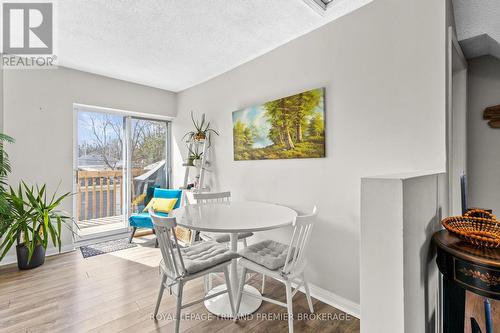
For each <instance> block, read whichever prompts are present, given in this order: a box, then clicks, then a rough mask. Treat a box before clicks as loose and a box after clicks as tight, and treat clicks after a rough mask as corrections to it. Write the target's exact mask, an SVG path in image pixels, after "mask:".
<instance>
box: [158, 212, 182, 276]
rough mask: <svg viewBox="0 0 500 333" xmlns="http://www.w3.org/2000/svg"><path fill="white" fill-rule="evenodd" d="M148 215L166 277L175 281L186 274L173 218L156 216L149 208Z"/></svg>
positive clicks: (175, 222)
mask: <svg viewBox="0 0 500 333" xmlns="http://www.w3.org/2000/svg"><path fill="white" fill-rule="evenodd" d="M149 215H150V216H151V220H152V221H153V226H154V229H155V233H156V237H157V238H158V244H159V245H160V250H161V255H162V257H163V261H164V263H165V267H166V268H167V270H168V273H169V274H167V275H169V277H170V278H172V279H174V280H175V279H177V278H178V277H181V276H183V275H184V274H185V273H186V268H185V266H184V260H183V259H182V255H181V250H180V247H179V243H178V242H177V236H176V235H175V227H176V226H177V221H176V219H175V217H167V216H159V215H156V214H155V212H154V210H153V208H149Z"/></svg>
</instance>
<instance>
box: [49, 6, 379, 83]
mask: <svg viewBox="0 0 500 333" xmlns="http://www.w3.org/2000/svg"><path fill="white" fill-rule="evenodd" d="M371 1H372V0H336V1H335V2H334V3H333V4H332V5H331V6H332V7H331V9H329V10H328V12H327V13H326V14H325V15H324V16H321V15H318V14H317V12H315V11H314V10H312V9H311V8H310V7H309V6H308V5H307V4H306V3H304V1H303V0H134V1H130V0H129V1H125V0H105V1H104V0H59V1H58V3H57V17H58V19H57V22H58V25H57V35H56V38H57V44H58V59H59V64H60V65H62V66H67V67H71V68H76V69H80V70H84V71H88V72H92V73H96V74H101V75H106V76H110V77H114V78H118V79H123V80H127V81H132V82H137V83H141V84H145V85H149V86H153V87H158V88H162V89H167V90H171V91H180V90H183V89H186V88H189V87H191V86H193V85H196V84H198V83H201V82H203V81H206V80H208V79H210V78H212V77H214V76H217V75H219V74H222V73H224V72H226V71H228V70H231V69H233V68H235V67H237V66H239V65H241V64H243V63H245V62H247V61H249V60H251V59H253V58H256V57H258V56H259V55H262V54H264V53H266V52H268V51H270V50H272V49H274V48H276V47H278V46H280V45H282V44H285V43H286V42H288V41H290V40H292V39H295V38H297V37H299V36H301V35H303V34H306V33H308V32H310V31H312V30H314V29H316V28H318V27H320V26H321V25H324V24H326V23H328V22H330V21H332V20H333V19H335V18H338V17H339V16H342V15H345V14H347V13H349V12H351V11H353V10H355V9H357V8H359V7H361V6H363V5H365V4H367V3H369V2H371Z"/></svg>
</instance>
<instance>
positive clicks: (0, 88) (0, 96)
mask: <svg viewBox="0 0 500 333" xmlns="http://www.w3.org/2000/svg"><path fill="white" fill-rule="evenodd" d="M1 55H2V54H1V53H0V56H1ZM3 71H4V69H3V66H2V64H0V132H2V131H3Z"/></svg>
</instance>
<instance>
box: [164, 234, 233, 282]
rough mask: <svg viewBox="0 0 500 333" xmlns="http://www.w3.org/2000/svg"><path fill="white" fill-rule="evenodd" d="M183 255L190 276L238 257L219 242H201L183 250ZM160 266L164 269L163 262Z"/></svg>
mask: <svg viewBox="0 0 500 333" xmlns="http://www.w3.org/2000/svg"><path fill="white" fill-rule="evenodd" d="M181 254H182V260H183V261H184V267H185V268H186V271H187V273H188V274H195V273H198V272H200V271H203V270H206V269H209V268H211V267H214V266H217V265H219V264H222V263H223V262H226V261H229V260H232V259H235V258H237V257H238V254H237V253H235V252H231V251H230V250H229V249H228V248H227V247H226V246H225V245H223V244H219V243H217V242H201V243H199V244H196V245H193V246H189V247H185V248H181ZM160 265H162V268H163V267H164V263H163V260H162V261H161V263H160Z"/></svg>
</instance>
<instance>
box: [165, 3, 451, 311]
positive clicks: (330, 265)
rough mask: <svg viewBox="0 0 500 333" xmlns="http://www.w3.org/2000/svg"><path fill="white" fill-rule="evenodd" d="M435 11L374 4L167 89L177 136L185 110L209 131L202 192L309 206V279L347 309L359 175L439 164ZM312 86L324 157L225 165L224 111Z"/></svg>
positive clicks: (228, 142)
mask: <svg viewBox="0 0 500 333" xmlns="http://www.w3.org/2000/svg"><path fill="white" fill-rule="evenodd" d="M445 16H446V15H445V3H444V2H442V1H434V0H377V1H374V2H372V3H370V4H368V5H366V6H365V7H363V8H361V9H359V10H357V11H355V12H353V13H351V14H349V15H347V16H344V17H342V18H340V19H338V20H336V21H334V22H332V23H330V24H328V25H326V26H324V27H322V28H320V29H318V30H316V31H313V32H311V33H309V34H307V35H305V36H303V37H301V38H298V39H296V40H294V41H292V42H290V43H288V44H286V45H284V46H282V47H280V48H278V49H276V50H274V51H272V52H270V53H267V54H265V55H263V56H261V57H259V58H257V59H255V60H253V61H251V62H248V63H246V64H244V65H242V66H240V67H238V68H236V69H234V70H232V71H230V72H227V73H225V74H223V75H220V76H219V77H216V78H214V79H212V80H210V81H207V82H206V83H203V84H200V85H198V86H196V87H193V88H191V89H187V90H185V91H183V92H181V93H180V94H179V99H178V110H179V111H178V117H177V119H176V122H175V125H174V132H175V135H176V138H177V140H178V142H180V138H181V137H182V135H183V134H184V132H185V131H186V130H187V129H188V128H189V129H190V128H191V124H190V119H189V111H190V110H194V111H196V112H197V113H202V112H205V113H206V114H207V116H208V117H209V119H210V120H211V121H212V124H213V126H214V127H215V128H216V129H217V130H219V131H220V132H221V136H220V137H217V138H216V139H215V142H214V154H213V162H214V163H213V169H214V171H215V172H214V173H212V174H211V175H212V176H213V177H212V180H211V185H212V187H214V188H218V189H221V190H225V189H228V190H231V191H232V192H233V195H234V197H235V199H236V200H237V199H253V200H262V201H271V202H280V203H283V204H288V205H296V204H313V203H314V204H317V205H318V206H319V211H320V214H319V219H318V223H317V225H316V227H315V229H314V233H313V238H312V239H314V242H313V243H312V245H311V248H310V252H309V261H310V268H309V270H308V274H309V276H310V281H311V282H312V283H313V284H314V285H315V286H316V287H318V289H317V290H318V292H325V293H329V295H330V296H331V298H333V299H334V301H337V302H344V304H346V307H347V308H348V307H351V309H352V310H354V312H357V313H358V314H359V300H360V292H359V267H360V264H359V258H360V250H359V247H360V179H361V177H363V176H366V175H373V174H387V173H394V172H406V171H414V170H429V169H438V170H443V169H444V168H445V155H446V154H445V19H446V18H445ZM422 22H425V24H422ZM323 86H324V87H326V122H327V124H326V136H327V144H326V149H327V152H326V154H327V157H326V158H322V159H298V160H268V161H238V162H236V161H233V147H232V120H231V112H232V111H235V110H239V109H241V108H244V107H246V106H251V105H254V104H257V103H261V102H265V101H269V100H272V99H276V98H279V97H283V96H288V95H290V94H293V93H298V92H301V91H304V90H307V89H311V88H316V87H323ZM179 149H180V150H183V149H184V148H183V147H182V145H179ZM175 174H176V179H177V181H178V184H179V183H180V181H182V173H181V172H180V170H177V171H176V172H175ZM287 232H288V231H287V230H285V231H275V232H269V233H265V234H264V235H259V236H258V237H257V239H260V238H267V237H273V238H276V239H286V238H287V237H288V235H287Z"/></svg>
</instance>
